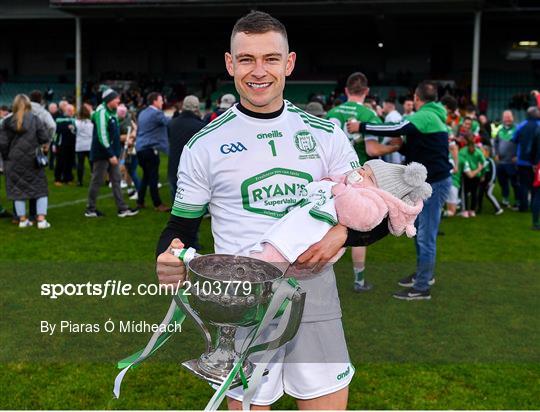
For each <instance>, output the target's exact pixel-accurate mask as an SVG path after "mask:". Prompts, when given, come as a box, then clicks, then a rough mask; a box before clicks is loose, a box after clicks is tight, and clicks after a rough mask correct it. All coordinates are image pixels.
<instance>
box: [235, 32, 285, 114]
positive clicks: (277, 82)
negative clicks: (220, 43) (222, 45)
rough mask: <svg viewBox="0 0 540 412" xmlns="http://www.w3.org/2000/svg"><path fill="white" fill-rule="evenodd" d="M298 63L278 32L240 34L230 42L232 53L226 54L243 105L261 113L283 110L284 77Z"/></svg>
mask: <svg viewBox="0 0 540 412" xmlns="http://www.w3.org/2000/svg"><path fill="white" fill-rule="evenodd" d="M295 61H296V54H295V53H294V52H291V53H289V50H288V45H287V40H286V39H285V37H284V36H283V35H282V34H280V33H278V32H275V31H269V32H266V33H262V34H246V33H243V32H240V33H237V34H236V35H235V36H234V37H233V39H232V41H231V52H230V53H225V65H226V67H227V71H228V72H229V74H230V75H231V76H233V77H234V84H235V86H236V90H237V91H238V93H239V94H240V102H241V103H242V105H243V106H244V107H245V108H247V109H249V110H252V111H254V112H258V113H270V112H275V111H277V110H279V109H280V108H281V106H282V104H283V89H284V88H285V77H287V76H289V75H290V74H291V73H292V71H293V69H294V63H295Z"/></svg>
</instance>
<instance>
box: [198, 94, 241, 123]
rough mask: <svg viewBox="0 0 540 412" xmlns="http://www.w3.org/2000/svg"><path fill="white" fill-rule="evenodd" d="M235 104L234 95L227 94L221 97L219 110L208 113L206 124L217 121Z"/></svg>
mask: <svg viewBox="0 0 540 412" xmlns="http://www.w3.org/2000/svg"><path fill="white" fill-rule="evenodd" d="M235 103H236V97H234V94H230V93H227V94H224V95H223V96H221V99H219V104H218V108H217V109H216V110H214V111H213V112H212V113H208V114H207V115H206V116H204V119H203V121H204V124H208V123H210V122H211V121H213V120H215V119H217V118H218V117H219V116H220V115H222V114H223V113H225V112H226V111H227V110H229V109H230V108H231V107H232V105H234V104H235Z"/></svg>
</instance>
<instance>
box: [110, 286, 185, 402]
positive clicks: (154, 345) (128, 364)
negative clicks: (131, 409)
mask: <svg viewBox="0 0 540 412" xmlns="http://www.w3.org/2000/svg"><path fill="white" fill-rule="evenodd" d="M178 296H179V298H180V299H182V301H184V302H187V296H186V295H185V294H184V290H183V289H181V290H180V291H179V293H178ZM171 310H172V311H173V312H172V314H171ZM185 319H186V315H185V314H184V312H183V311H182V310H181V309H180V308H179V307H178V306H177V305H176V303H175V302H174V299H173V301H172V302H171V305H170V306H169V310H168V311H167V315H165V319H163V321H162V322H161V324H160V327H161V326H165V325H166V327H165V330H164V331H161V330H160V329H161V328H160V329H158V330H157V331H156V332H155V333H154V334H153V335H152V337H151V338H150V341H149V342H148V343H147V344H146V347H145V348H144V349H142V350H140V351H138V352H135V353H134V354H132V355H130V356H128V357H127V358H124V359H122V360H121V361H120V362H118V365H117V366H118V368H119V369H122V370H121V371H120V373H118V375H117V376H116V379H115V380H114V389H113V393H114V396H115V397H116V398H118V397H120V387H121V385H122V380H123V379H124V376H125V374H126V373H127V372H128V371H129V370H130V369H133V368H135V367H136V366H137V365H139V364H140V363H142V362H143V361H145V360H146V359H148V358H149V357H150V356H152V355H153V354H154V353H155V352H156V351H157V350H158V349H159V348H161V347H162V346H163V345H164V344H165V342H167V341H168V340H169V338H170V337H171V336H172V332H170V331H169V328H168V325H172V324H175V325H182V323H183V322H184V320H185ZM175 328H176V326H175V327H174V328H173V330H175Z"/></svg>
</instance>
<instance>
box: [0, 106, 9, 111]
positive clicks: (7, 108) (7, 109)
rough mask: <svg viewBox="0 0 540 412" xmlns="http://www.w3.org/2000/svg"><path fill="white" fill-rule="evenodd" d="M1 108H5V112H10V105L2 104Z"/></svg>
mask: <svg viewBox="0 0 540 412" xmlns="http://www.w3.org/2000/svg"><path fill="white" fill-rule="evenodd" d="M0 110H3V111H4V112H9V107H7V106H6V105H5V104H3V105H2V106H0Z"/></svg>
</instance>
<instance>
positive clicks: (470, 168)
mask: <svg viewBox="0 0 540 412" xmlns="http://www.w3.org/2000/svg"><path fill="white" fill-rule="evenodd" d="M466 140H467V145H466V146H465V147H464V148H462V149H461V150H460V151H459V159H460V161H462V162H463V175H462V176H463V186H462V199H461V200H462V209H463V211H462V212H461V216H462V217H465V218H468V217H475V216H476V206H477V202H478V185H479V183H480V173H481V172H482V168H483V167H484V162H485V161H486V158H485V157H484V154H483V153H482V151H481V150H480V149H479V148H478V147H476V145H475V144H474V138H473V137H472V136H471V135H467V138H466Z"/></svg>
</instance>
